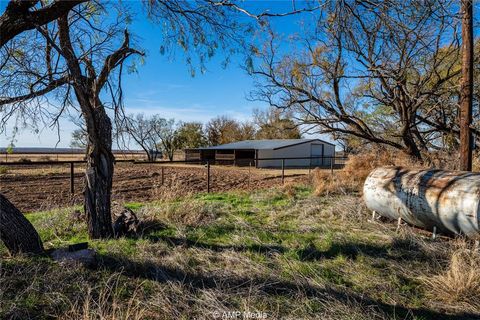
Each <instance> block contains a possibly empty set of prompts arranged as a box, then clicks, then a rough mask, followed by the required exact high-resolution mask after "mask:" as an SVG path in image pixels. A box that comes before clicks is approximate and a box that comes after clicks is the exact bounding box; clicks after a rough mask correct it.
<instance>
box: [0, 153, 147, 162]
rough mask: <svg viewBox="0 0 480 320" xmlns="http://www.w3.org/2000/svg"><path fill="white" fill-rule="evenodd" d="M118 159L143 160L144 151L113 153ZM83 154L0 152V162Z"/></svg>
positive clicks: (64, 158)
mask: <svg viewBox="0 0 480 320" xmlns="http://www.w3.org/2000/svg"><path fill="white" fill-rule="evenodd" d="M114 154H115V158H116V159H120V160H145V154H144V153H128V152H125V153H114ZM84 158H85V155H84V154H82V153H33V154H32V153H12V154H8V153H0V162H22V161H25V160H26V161H81V160H84Z"/></svg>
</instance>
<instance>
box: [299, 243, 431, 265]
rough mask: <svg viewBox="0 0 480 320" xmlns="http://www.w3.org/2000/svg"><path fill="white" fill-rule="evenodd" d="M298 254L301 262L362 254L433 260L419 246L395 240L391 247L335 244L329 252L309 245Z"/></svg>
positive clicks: (402, 259)
mask: <svg viewBox="0 0 480 320" xmlns="http://www.w3.org/2000/svg"><path fill="white" fill-rule="evenodd" d="M297 254H298V257H299V259H300V260H301V261H316V260H321V259H334V258H335V257H337V256H340V255H341V256H344V257H346V258H349V259H355V258H356V257H357V256H358V255H360V254H362V255H366V256H370V257H373V258H384V259H389V260H395V261H407V260H410V261H413V260H415V261H429V260H430V259H431V258H432V257H431V255H429V254H428V253H426V252H424V251H423V250H422V248H421V247H420V246H419V245H418V244H415V243H411V242H408V241H402V240H395V241H394V242H393V243H392V244H391V245H376V244H365V243H358V242H345V243H342V242H334V243H332V244H331V245H330V247H329V248H328V249H327V250H319V249H317V248H316V247H315V245H313V244H309V245H308V246H306V247H305V248H304V249H300V250H298V251H297Z"/></svg>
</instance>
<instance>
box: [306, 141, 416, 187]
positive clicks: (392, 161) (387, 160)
mask: <svg viewBox="0 0 480 320" xmlns="http://www.w3.org/2000/svg"><path fill="white" fill-rule="evenodd" d="M393 165H395V166H409V167H419V166H420V164H418V163H416V162H414V161H413V160H412V159H411V158H409V157H408V156H406V155H405V154H403V153H400V152H391V151H385V150H380V151H378V152H375V151H370V152H368V153H360V154H356V155H351V156H349V157H348V160H347V162H346V163H345V167H344V168H343V169H342V170H338V171H335V172H334V174H333V175H332V174H331V172H330V171H329V170H320V169H318V168H317V169H315V170H314V171H313V185H314V186H315V193H316V194H317V195H328V194H347V193H350V192H361V190H362V187H363V183H364V182H365V179H366V178H367V176H368V175H369V174H370V172H371V171H372V170H373V169H375V168H377V167H381V166H393Z"/></svg>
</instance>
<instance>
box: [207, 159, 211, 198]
mask: <svg viewBox="0 0 480 320" xmlns="http://www.w3.org/2000/svg"><path fill="white" fill-rule="evenodd" d="M207 193H210V162H209V161H207Z"/></svg>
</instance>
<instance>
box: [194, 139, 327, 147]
mask: <svg viewBox="0 0 480 320" xmlns="http://www.w3.org/2000/svg"><path fill="white" fill-rule="evenodd" d="M314 141H318V142H321V143H326V144H330V145H333V144H331V143H329V142H326V141H323V140H320V139H270V140H244V141H238V142H232V143H226V144H221V145H219V146H213V147H206V148H198V149H200V150H232V149H236V150H240V149H243V150H246V149H250V150H252V149H253V150H260V149H273V150H276V149H281V148H285V147H290V146H294V145H298V144H303V143H307V142H314Z"/></svg>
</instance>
